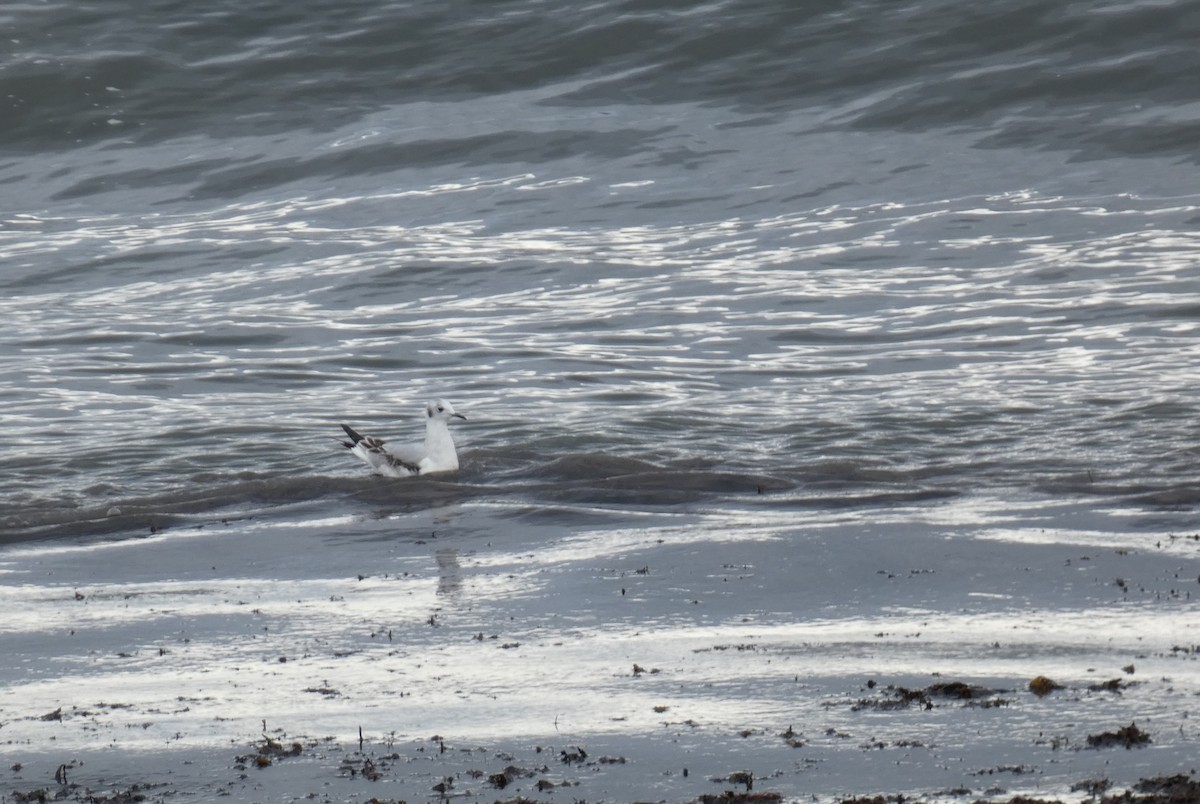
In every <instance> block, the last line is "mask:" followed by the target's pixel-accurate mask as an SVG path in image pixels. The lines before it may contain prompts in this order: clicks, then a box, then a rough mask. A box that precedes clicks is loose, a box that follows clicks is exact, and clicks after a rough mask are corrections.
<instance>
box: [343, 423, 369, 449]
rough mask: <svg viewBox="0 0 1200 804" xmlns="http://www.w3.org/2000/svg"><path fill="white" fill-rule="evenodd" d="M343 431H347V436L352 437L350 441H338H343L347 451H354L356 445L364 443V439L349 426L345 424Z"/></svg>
mask: <svg viewBox="0 0 1200 804" xmlns="http://www.w3.org/2000/svg"><path fill="white" fill-rule="evenodd" d="M342 429H343V430H345V431H346V435H348V436H350V440H349V441H341V439H338V440H339V441H341V444H342V446H343V447H345V448H346V449H354V445H355V444H357V443H358V442H359V441H362V439H363V437H362V436H360V435H359V434H358V433H356V432H355V431H354V428H353V427H351V426H350V425H348V424H343V425H342Z"/></svg>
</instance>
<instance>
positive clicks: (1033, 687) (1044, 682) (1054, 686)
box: [1029, 676, 1063, 698]
mask: <svg viewBox="0 0 1200 804" xmlns="http://www.w3.org/2000/svg"><path fill="white" fill-rule="evenodd" d="M1061 689H1063V685H1062V684H1059V683H1058V682H1057V681H1054V680H1052V679H1049V678H1047V677H1046V676H1037V677H1035V678H1034V679H1033V680H1032V681H1030V682H1029V691H1030V692H1032V693H1033V694H1034V695H1036V696H1037V697H1039V698H1045V697H1046V696H1047V695H1049V694H1050V693H1052V692H1054V691H1055V690H1061Z"/></svg>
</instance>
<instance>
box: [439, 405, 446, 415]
mask: <svg viewBox="0 0 1200 804" xmlns="http://www.w3.org/2000/svg"><path fill="white" fill-rule="evenodd" d="M445 412H446V409H445V408H444V407H442V406H441V405H438V413H445Z"/></svg>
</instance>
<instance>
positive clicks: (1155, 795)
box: [1134, 773, 1200, 802]
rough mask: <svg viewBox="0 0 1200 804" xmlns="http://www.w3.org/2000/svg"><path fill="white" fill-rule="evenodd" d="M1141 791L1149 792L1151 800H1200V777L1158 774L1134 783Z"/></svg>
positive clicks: (1180, 774)
mask: <svg viewBox="0 0 1200 804" xmlns="http://www.w3.org/2000/svg"><path fill="white" fill-rule="evenodd" d="M1134 789H1136V790H1137V791H1138V792H1139V793H1149V794H1151V796H1152V798H1150V799H1149V800H1150V801H1155V802H1157V801H1164V802H1180V801H1200V779H1193V778H1192V777H1190V776H1184V775H1183V774H1182V773H1178V774H1176V775H1174V776H1156V777H1154V778H1152V779H1142V780H1141V781H1140V782H1138V783H1137V784H1136V785H1134Z"/></svg>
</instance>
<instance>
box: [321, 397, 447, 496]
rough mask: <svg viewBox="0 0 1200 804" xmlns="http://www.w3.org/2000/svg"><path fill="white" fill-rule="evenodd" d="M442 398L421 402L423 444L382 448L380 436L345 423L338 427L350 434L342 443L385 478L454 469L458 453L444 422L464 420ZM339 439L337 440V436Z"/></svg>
mask: <svg viewBox="0 0 1200 804" xmlns="http://www.w3.org/2000/svg"><path fill="white" fill-rule="evenodd" d="M466 418H467V417H466V416H464V415H462V414H461V413H455V412H454V408H453V407H452V406H451V405H450V403H449V402H447V401H446V400H444V399H434V400H431V401H429V402H428V403H426V405H425V443H424V444H407V445H405V446H402V447H391V448H388V447H385V446H384V445H383V444H384V442H383V441H382V440H381V439H378V438H374V437H373V436H364V435H359V434H358V433H356V432H355V431H354V430H353V428H351V427H350V425H348V424H343V425H342V429H343V430H345V431H346V435H348V436H350V440H349V441H342V442H341V444H342V446H344V447H346V449H348V450H350V451H351V452H353V453H354V454H355V455H357V456H358V457H359V458H361V459H362V461H363V462H364V463H366V465H367V466H369V467H371V471H373V472H375V473H376V474H380V475H384V476H386V477H410V476H412V475H428V474H433V473H434V472H454V471H457V470H458V453H457V452H455V451H454V439H452V438H451V437H450V428H449V427H447V425H448V424H449V423H450V420H451V419H464V420H465V419H466ZM339 440H340V439H339Z"/></svg>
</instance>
